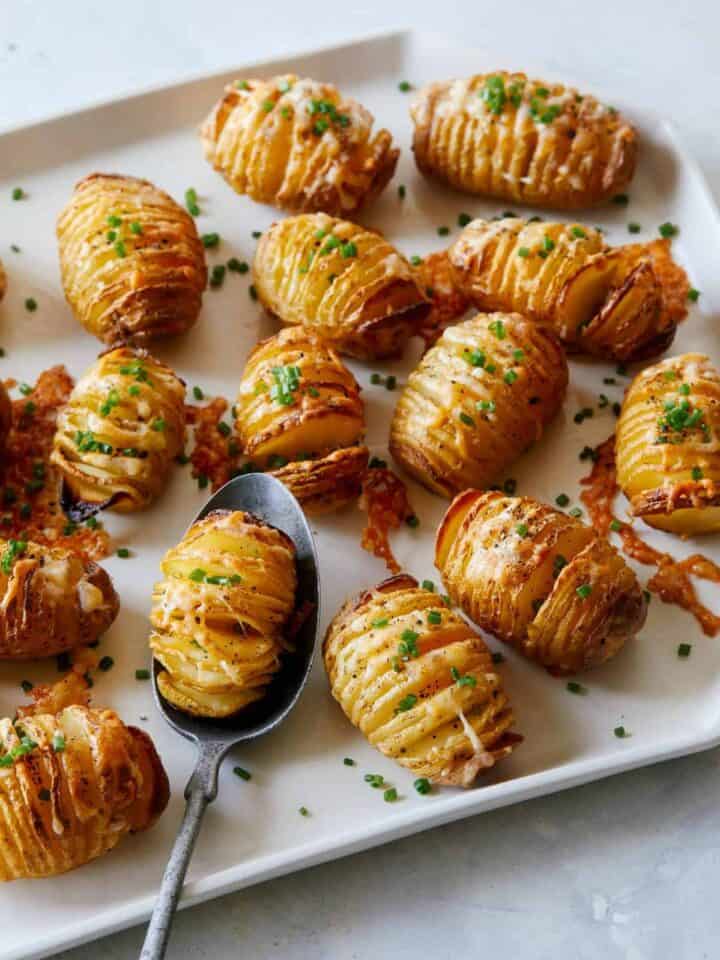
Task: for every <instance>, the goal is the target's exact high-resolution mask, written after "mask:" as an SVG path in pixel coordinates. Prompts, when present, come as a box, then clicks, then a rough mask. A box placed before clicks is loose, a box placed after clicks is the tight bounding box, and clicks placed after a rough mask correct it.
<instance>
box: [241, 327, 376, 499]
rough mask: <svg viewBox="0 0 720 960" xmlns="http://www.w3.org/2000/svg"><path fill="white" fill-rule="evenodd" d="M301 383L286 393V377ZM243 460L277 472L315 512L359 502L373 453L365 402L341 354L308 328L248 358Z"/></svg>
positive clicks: (278, 337)
mask: <svg viewBox="0 0 720 960" xmlns="http://www.w3.org/2000/svg"><path fill="white" fill-rule="evenodd" d="M288 373H290V374H293V375H296V376H297V381H296V382H295V383H291V387H293V389H289V388H287V387H286V388H281V378H282V376H283V374H288ZM235 411H236V414H237V418H236V421H235V426H236V430H237V433H238V436H239V439H240V443H241V445H242V449H243V451H244V453H246V454H247V456H248V457H250V458H251V459H252V460H253V462H255V463H257V464H258V465H259V466H261V467H262V468H263V469H268V468H272V467H273V462H274V461H277V459H278V458H280V461H281V462H283V463H284V464H285V465H284V466H282V467H279V468H278V467H276V468H275V470H274V471H273V472H274V474H275V476H276V477H278V479H280V480H282V482H283V483H284V484H285V485H286V486H287V487H289V489H290V490H291V491H292V493H293V494H294V495H295V496H296V497H297V499H298V500H299V501H300V503H301V504H302V506H303V508H304V509H305V510H307V511H309V512H316V513H317V512H324V511H328V510H333V509H336V508H337V507H339V506H342V505H343V504H345V503H348V502H349V501H351V500H356V499H357V498H358V496H359V495H360V486H361V482H362V476H363V473H364V471H365V468H366V466H367V460H368V451H367V447H365V446H364V445H363V443H362V439H363V435H364V432H365V419H364V409H363V402H362V399H361V397H360V387H359V386H358V384H357V381H356V380H355V377H353V375H352V374H351V373H350V371H349V370H348V369H347V367H346V366H345V365H344V364H343V363H342V361H341V360H340V358H339V357H338V355H337V353H336V352H335V351H334V350H333V349H332V348H331V347H329V346H327V344H325V343H324V342H323V341H322V340H320V339H319V338H318V337H316V336H315V335H314V334H312V333H308V332H307V331H306V330H305V329H304V328H303V327H286V328H285V329H284V330H281V331H280V332H279V333H277V334H275V336H273V337H269V338H268V339H267V340H263V341H262V342H261V343H259V344H258V345H257V346H256V347H255V348H254V350H253V351H252V352H251V354H250V356H249V357H248V361H247V364H246V366H245V370H244V372H243V376H242V379H241V381H240V390H239V392H238V397H237V402H236V404H235Z"/></svg>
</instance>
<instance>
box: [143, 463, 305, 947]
mask: <svg viewBox="0 0 720 960" xmlns="http://www.w3.org/2000/svg"><path fill="white" fill-rule="evenodd" d="M214 510H242V511H244V512H246V513H251V514H253V516H255V517H257V518H258V519H259V520H263V521H265V523H268V524H270V525H271V526H273V527H277V529H278V530H281V531H282V532H283V533H285V534H287V536H289V537H290V539H291V540H292V542H293V544H294V545H295V552H296V554H295V563H296V571H297V592H296V596H295V613H296V615H299V625H298V628H297V631H296V632H295V634H294V636H293V646H294V649H293V651H292V652H290V653H287V654H285V655H284V656H283V658H282V663H281V667H280V669H279V670H278V672H277V673H276V674H275V676H274V677H273V680H272V682H271V683H270V685H269V687H268V689H267V690H266V692H265V694H264V696H263V697H262V698H261V699H260V700H257V701H255V702H254V703H252V704H250V705H249V706H247V707H245V708H244V709H243V710H240V711H239V712H238V713H236V714H234V715H232V716H230V717H224V718H222V719H217V718H215V717H212V718H211V717H208V718H205V717H197V716H193V715H192V714H188V713H184V712H183V711H182V710H178V709H177V708H176V707H174V706H173V705H172V704H170V703H169V702H168V701H167V700H166V699H165V698H164V697H163V696H162V694H161V693H160V690H159V688H158V682H157V679H158V674H159V673H160V671H161V670H162V669H163V668H162V666H161V665H160V663H159V662H158V661H157V660H155V659H153V671H152V673H153V692H154V695H155V703H156V704H157V707H158V709H159V711H160V713H161V714H162V715H163V717H164V718H165V720H166V721H167V722H168V723H169V724H170V726H171V727H172V728H173V730H175V731H176V732H177V733H179V734H180V735H181V736H183V737H185V738H186V739H188V740H191V741H193V742H194V743H195V744H196V746H197V749H198V753H197V762H196V765H195V769H194V771H193V774H192V776H191V777H190V780H189V782H188V785H187V787H186V788H185V800H186V807H185V815H184V817H183V821H182V824H181V826H180V829H179V831H178V835H177V838H176V840H175V844H174V846H173V849H172V852H171V854H170V858H169V860H168V864H167V867H166V869H165V873H164V875H163V880H162V884H161V886H160V892H159V894H158V898H157V900H156V902H155V907H154V909H153V915H152V917H151V919H150V924H149V926H148V930H147V934H146V937H145V943H144V945H143V948H142V952H141V954H140V960H160V958H162V957H164V956H165V952H166V949H167V944H168V939H169V936H170V927H171V924H172V919H173V916H174V914H175V910H176V908H177V903H178V900H179V898H180V892H181V890H182V884H183V880H184V879H185V874H186V872H187V868H188V864H189V862H190V857H191V855H192V851H193V847H194V846H195V841H196V839H197V836H198V833H199V830H200V824H201V821H202V816H203V814H204V812H205V810H206V808H207V806H208V804H209V803H211V802H212V801H213V800H214V799H215V797H216V796H217V778H218V771H219V769H220V764H221V763H222V760H223V758H224V757H225V755H226V754H227V752H228V750H230V748H231V747H233V746H235V745H236V744H239V743H243V742H245V741H247V740H254V739H256V738H257V737H260V736H262V735H263V734H265V733H269V732H270V731H271V730H274V729H275V728H276V727H278V726H279V725H280V724H281V723H282V722H283V720H285V718H286V717H287V716H288V714H289V713H290V711H291V710H292V708H293V707H294V706H295V704H296V703H297V701H298V699H299V697H300V694H301V693H302V690H303V688H304V686H305V684H306V683H307V679H308V676H309V674H310V668H311V666H312V659H313V651H314V648H315V638H316V636H317V625H318V616H319V599H320V582H319V575H318V562H317V553H316V550H315V542H314V540H313V536H312V533H311V531H310V527H309V526H308V523H307V520H306V519H305V514H304V513H303V511H302V508H301V507H300V505H299V504H298V502H297V500H296V499H295V497H293V495H292V494H291V493H290V491H289V490H288V489H287V488H286V487H285V486H283V484H282V483H280V481H279V480H276V479H275V477H272V476H269V475H268V474H264V473H250V474H246V475H244V476H240V477H235V478H234V479H233V480H230V481H229V482H228V483H226V484H225V486H224V487H222V488H221V489H220V490H218V492H217V493H216V494H214V495H213V496H212V497H211V498H210V500H208V502H207V503H206V504H205V506H204V507H203V509H202V510H201V511H200V513H199V514H198V515H197V517H196V518H195V520H194V521H193V522H197V521H198V520H202V518H203V517H205V516H207V515H208V514H209V513H212V512H213V511H214Z"/></svg>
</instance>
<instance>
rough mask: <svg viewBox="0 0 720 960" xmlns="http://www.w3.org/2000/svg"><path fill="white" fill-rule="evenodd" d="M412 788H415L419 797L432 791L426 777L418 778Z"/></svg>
mask: <svg viewBox="0 0 720 960" xmlns="http://www.w3.org/2000/svg"><path fill="white" fill-rule="evenodd" d="M413 787H415V790H416V792H417V793H419V794H420V795H421V796H426V795H427V794H428V793H430V792H431V790H432V786H431V784H430V781H429V780H428V778H427V777H418V779H417V780H416V781H415V782H414V783H413Z"/></svg>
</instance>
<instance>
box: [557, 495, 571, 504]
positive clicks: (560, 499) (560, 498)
mask: <svg viewBox="0 0 720 960" xmlns="http://www.w3.org/2000/svg"><path fill="white" fill-rule="evenodd" d="M555 503H556V504H557V505H558V506H559V507H566V506H567V505H568V504H569V503H570V497H569V496H568V495H567V494H566V493H559V494H558V495H557V496H556V497H555Z"/></svg>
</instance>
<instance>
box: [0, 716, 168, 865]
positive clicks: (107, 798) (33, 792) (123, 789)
mask: <svg viewBox="0 0 720 960" xmlns="http://www.w3.org/2000/svg"><path fill="white" fill-rule="evenodd" d="M168 797H169V786H168V779H167V775H166V773H165V770H164V769H163V765H162V762H161V761H160V758H159V756H158V755H157V752H156V750H155V747H154V746H153V743H152V740H151V739H150V737H149V736H148V735H147V734H146V733H145V732H143V731H142V730H138V729H136V728H135V727H126V726H125V724H124V723H123V722H122V721H121V720H120V718H119V717H118V716H117V714H115V713H113V711H112V710H91V709H89V708H88V707H83V706H70V707H66V708H65V709H63V710H61V711H60V712H59V713H57V714H55V715H52V714H39V715H37V716H31V717H25V718H23V719H22V720H15V721H12V720H10V719H3V720H0V881H7V880H22V879H28V878H30V877H52V876H56V875H57V874H61V873H65V872H66V871H68V870H73V869H75V868H76V867H80V866H82V865H83V864H85V863H89V862H90V861H91V860H95V859H96V858H97V857H99V856H102V855H103V854H105V853H107V852H108V851H110V850H112V849H113V847H115V846H116V845H117V844H118V843H119V842H120V840H121V839H122V838H123V837H124V836H127V835H128V834H130V833H137V832H138V831H140V830H146V829H147V828H148V827H150V826H152V824H153V823H154V822H155V821H156V820H157V818H158V817H159V816H160V814H161V813H162V812H163V810H164V809H165V807H166V806H167V802H168Z"/></svg>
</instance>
